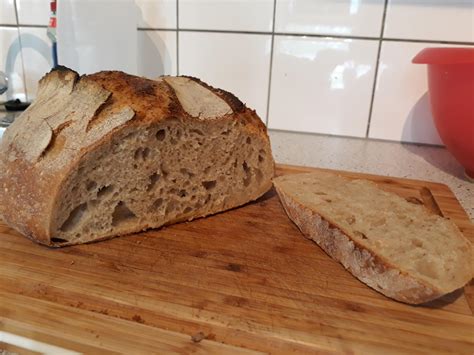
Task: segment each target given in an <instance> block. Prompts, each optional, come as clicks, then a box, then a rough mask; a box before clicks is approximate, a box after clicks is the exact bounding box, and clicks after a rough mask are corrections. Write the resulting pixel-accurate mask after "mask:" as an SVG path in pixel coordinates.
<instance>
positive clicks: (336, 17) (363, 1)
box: [275, 0, 384, 37]
mask: <svg viewBox="0 0 474 355" xmlns="http://www.w3.org/2000/svg"><path fill="white" fill-rule="evenodd" d="M276 3H277V8H276V19H275V29H276V31H277V32H285V33H302V34H303V33H309V34H328V35H338V36H351V35H352V36H373V37H378V36H379V35H380V31H381V28H382V27H381V26H382V15H383V9H384V2H383V1H373V0H337V1H334V0H278V1H277V2H276Z"/></svg>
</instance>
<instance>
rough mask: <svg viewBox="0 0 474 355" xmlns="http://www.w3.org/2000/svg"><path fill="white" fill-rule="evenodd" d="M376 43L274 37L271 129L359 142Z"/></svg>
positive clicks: (365, 127) (366, 109)
mask: <svg viewBox="0 0 474 355" xmlns="http://www.w3.org/2000/svg"><path fill="white" fill-rule="evenodd" d="M377 48H378V42H376V41H366V40H350V39H324V38H301V37H292V36H276V38H275V46H274V53H273V73H272V82H271V84H272V85H271V95H270V110H269V121H268V125H269V127H270V128H276V129H284V130H289V131H303V132H318V133H329V134H338V135H349V136H357V137H364V136H365V133H366V130H367V122H368V119H369V109H370V100H371V93H372V83H373V81H374V72H375V62H376V61H375V57H376V53H377Z"/></svg>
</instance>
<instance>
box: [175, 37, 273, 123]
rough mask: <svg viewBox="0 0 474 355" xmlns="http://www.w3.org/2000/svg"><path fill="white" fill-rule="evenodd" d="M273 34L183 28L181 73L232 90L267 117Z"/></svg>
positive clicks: (180, 46)
mask: <svg viewBox="0 0 474 355" xmlns="http://www.w3.org/2000/svg"><path fill="white" fill-rule="evenodd" d="M270 47H271V36H270V35H255V34H233V33H199V32H197V33H196V32H183V33H180V35H179V74H181V75H191V76H196V77H199V78H201V79H202V80H204V81H205V82H207V83H208V84H210V85H212V86H215V87H218V88H222V89H225V90H227V91H231V92H232V93H233V94H234V95H236V96H237V97H238V98H239V99H240V100H241V101H242V102H244V103H246V104H247V105H248V106H249V107H251V108H254V109H256V110H257V113H258V114H259V116H260V117H262V118H263V120H265V116H266V111H267V110H266V106H267V93H268V80H269V71H270Z"/></svg>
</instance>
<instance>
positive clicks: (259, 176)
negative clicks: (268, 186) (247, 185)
mask: <svg viewBox="0 0 474 355" xmlns="http://www.w3.org/2000/svg"><path fill="white" fill-rule="evenodd" d="M255 177H256V179H257V183H259V184H260V183H261V182H262V180H263V173H262V171H261V170H260V169H256V171H255Z"/></svg>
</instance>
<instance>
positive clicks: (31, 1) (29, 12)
mask: <svg viewBox="0 0 474 355" xmlns="http://www.w3.org/2000/svg"><path fill="white" fill-rule="evenodd" d="M49 3H50V0H16V5H17V9H18V21H19V24H20V25H39V26H46V25H47V24H48V21H49V15H50V8H49Z"/></svg>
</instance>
